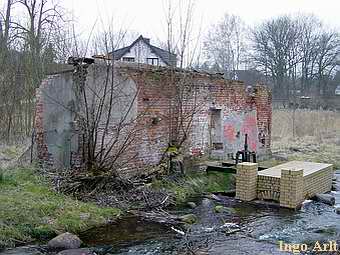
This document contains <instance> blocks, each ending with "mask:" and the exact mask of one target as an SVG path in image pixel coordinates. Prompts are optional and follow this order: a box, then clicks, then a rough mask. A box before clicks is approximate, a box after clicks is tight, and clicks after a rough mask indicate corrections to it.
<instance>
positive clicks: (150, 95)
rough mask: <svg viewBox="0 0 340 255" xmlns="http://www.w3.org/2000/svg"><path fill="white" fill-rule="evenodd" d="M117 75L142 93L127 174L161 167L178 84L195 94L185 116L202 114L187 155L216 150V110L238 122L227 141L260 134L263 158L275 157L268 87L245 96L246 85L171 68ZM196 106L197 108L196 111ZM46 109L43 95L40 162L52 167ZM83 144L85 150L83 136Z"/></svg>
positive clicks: (132, 69)
mask: <svg viewBox="0 0 340 255" xmlns="http://www.w3.org/2000/svg"><path fill="white" fill-rule="evenodd" d="M118 71H119V75H120V78H122V77H123V78H126V77H129V78H131V79H132V80H133V81H134V82H135V84H136V87H137V89H138V91H139V94H138V98H137V109H138V113H137V115H138V116H139V117H138V121H137V124H136V125H135V126H134V139H133V143H131V145H130V146H129V149H128V150H127V152H126V153H125V155H124V157H122V159H121V160H122V161H124V164H123V165H124V167H122V172H124V173H127V172H129V173H130V172H132V173H134V174H135V173H140V171H139V170H140V169H143V168H145V167H147V166H150V165H157V164H158V163H159V162H160V160H161V158H162V156H163V155H164V152H165V150H166V148H167V146H168V142H169V137H170V133H171V130H172V131H173V130H174V127H171V119H170V117H169V111H170V109H169V106H170V104H172V105H173V104H174V103H175V100H174V96H175V95H176V93H175V92H174V91H176V86H178V84H182V83H183V80H184V81H185V82H184V85H183V86H187V88H188V89H190V92H189V95H191V96H185V97H184V99H185V100H184V103H183V104H184V106H183V107H182V108H183V109H184V112H186V113H190V112H192V109H193V108H195V109H196V111H197V112H196V113H195V115H194V117H193V118H192V125H190V126H191V129H190V130H189V133H188V139H187V140H186V142H185V144H184V146H183V152H184V153H191V152H197V151H204V152H206V153H207V152H209V150H210V149H211V144H210V142H209V141H210V140H209V125H210V124H211V123H210V114H211V110H210V109H211V108H212V107H215V108H218V109H220V110H221V112H222V120H223V121H224V119H227V120H228V121H229V122H228V123H232V124H233V118H235V127H234V128H235V130H232V129H228V128H226V127H223V134H222V135H223V137H228V136H230V137H233V136H235V135H236V134H237V131H238V130H243V131H244V132H247V131H249V132H253V133H254V132H255V131H254V130H256V134H252V135H251V137H250V143H252V144H253V147H254V148H255V149H256V150H257V151H258V152H260V153H268V152H270V135H271V93H270V91H269V90H268V89H267V88H266V87H265V86H260V85H259V86H256V87H255V88H254V90H253V91H246V88H245V86H244V84H243V82H241V81H228V80H224V79H223V78H222V77H220V76H218V75H208V74H200V73H196V72H180V71H178V70H177V71H176V72H172V71H170V70H168V69H166V68H155V67H150V66H145V65H139V66H134V65H125V66H122V67H119V68H118ZM117 78H118V77H117ZM47 85H48V83H47V82H45V81H44V82H43V83H42V85H41V86H47ZM194 91H196V94H195V95H197V96H196V97H194V96H193V95H194ZM187 92H188V91H187ZM195 103H196V104H197V107H193V106H194V105H195ZM43 107H44V106H43V101H42V100H41V95H40V94H39V90H38V92H37V108H36V113H37V114H36V130H37V144H38V157H39V159H41V160H42V161H46V162H53V159H51V158H50V155H49V153H48V148H47V146H46V145H45V143H44V132H45V131H44V130H43V121H44V120H43V119H42V112H43V110H44V109H43ZM175 119H176V118H175ZM173 121H174V118H173V119H172V122H173ZM222 124H223V125H224V124H225V123H224V122H223V123H222ZM184 125H186V123H184ZM235 132H236V133H235ZM179 137H181V135H180V136H179ZM238 139H239V141H241V140H242V139H241V138H238ZM78 141H79V146H80V144H81V141H82V135H81V132H80V133H79V139H78ZM237 146H239V144H236V145H235V148H237ZM78 151H79V150H78ZM235 152H236V151H235ZM80 156H81V153H80V152H79V153H75V154H74V155H71V157H72V158H71V161H72V164H71V165H73V166H75V165H79V162H81V159H80V158H79V157H80ZM73 161H74V162H73Z"/></svg>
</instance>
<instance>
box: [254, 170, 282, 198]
mask: <svg viewBox="0 0 340 255" xmlns="http://www.w3.org/2000/svg"><path fill="white" fill-rule="evenodd" d="M257 198H259V199H268V200H274V201H279V200H280V178H277V177H272V176H264V175H259V176H258V177H257Z"/></svg>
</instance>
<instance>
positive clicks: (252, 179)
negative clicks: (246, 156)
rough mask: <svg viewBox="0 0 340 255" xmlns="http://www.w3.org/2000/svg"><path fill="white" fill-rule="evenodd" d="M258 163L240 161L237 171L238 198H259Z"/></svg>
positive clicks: (245, 199)
mask: <svg viewBox="0 0 340 255" xmlns="http://www.w3.org/2000/svg"><path fill="white" fill-rule="evenodd" d="M257 168H258V164H257V163H248V162H244V163H240V164H238V165H237V171H236V198H237V199H240V200H243V201H251V200H254V199H256V198H257Z"/></svg>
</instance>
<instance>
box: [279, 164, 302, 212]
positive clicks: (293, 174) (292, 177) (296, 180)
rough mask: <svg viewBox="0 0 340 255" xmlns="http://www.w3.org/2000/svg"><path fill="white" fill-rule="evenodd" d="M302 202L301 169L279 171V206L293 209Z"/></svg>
mask: <svg viewBox="0 0 340 255" xmlns="http://www.w3.org/2000/svg"><path fill="white" fill-rule="evenodd" d="M303 200H304V187H303V169H299V170H290V169H282V170H281V180H280V206H282V207H287V208H291V209H295V208H296V207H298V206H299V204H301V203H302V202H303Z"/></svg>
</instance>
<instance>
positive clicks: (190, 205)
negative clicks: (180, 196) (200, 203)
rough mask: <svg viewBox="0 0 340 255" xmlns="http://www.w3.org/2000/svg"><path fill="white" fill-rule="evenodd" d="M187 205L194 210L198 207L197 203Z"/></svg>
mask: <svg viewBox="0 0 340 255" xmlns="http://www.w3.org/2000/svg"><path fill="white" fill-rule="evenodd" d="M187 205H188V206H189V207H190V208H192V209H194V208H196V207H197V205H196V203H194V202H188V203H187Z"/></svg>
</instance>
